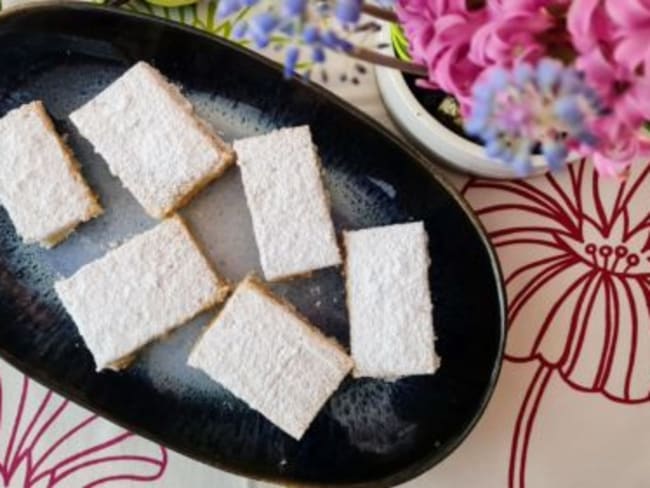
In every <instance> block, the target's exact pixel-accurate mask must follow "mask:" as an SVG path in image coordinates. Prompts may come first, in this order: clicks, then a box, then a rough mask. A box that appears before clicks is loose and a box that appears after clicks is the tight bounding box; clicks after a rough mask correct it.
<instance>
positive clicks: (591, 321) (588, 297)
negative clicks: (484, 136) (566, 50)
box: [462, 161, 650, 488]
mask: <svg viewBox="0 0 650 488" xmlns="http://www.w3.org/2000/svg"><path fill="white" fill-rule="evenodd" d="M462 192H463V194H464V195H465V197H466V198H467V200H468V201H469V202H470V204H471V205H472V206H473V207H474V209H475V210H476V212H477V213H478V215H479V217H480V218H481V219H482V221H483V223H484V224H485V226H486V228H487V229H488V233H489V234H490V238H491V240H492V242H493V244H494V245H495V247H496V249H497V253H498V254H499V258H500V260H501V263H502V265H503V268H504V274H505V283H506V292H507V294H508V301H509V305H510V310H509V316H508V321H509V326H508V344H507V347H506V360H507V361H509V362H512V363H530V362H534V363H536V364H537V370H536V372H535V374H534V376H533V379H532V380H531V382H530V384H529V386H528V388H527V390H526V392H525V396H524V399H523V401H522V403H521V405H520V408H519V412H518V415H517V419H516V422H515V428H514V431H513V434H512V441H511V449H510V463H509V467H508V486H509V488H525V486H526V466H527V463H528V462H529V447H530V440H531V436H532V433H533V430H534V428H535V419H536V418H537V416H538V415H539V414H540V407H541V405H542V400H543V397H544V393H545V391H546V388H547V386H548V384H549V382H550V380H551V379H552V378H553V377H554V376H555V375H557V376H559V377H560V378H561V379H562V380H563V381H565V382H566V383H567V384H568V385H569V386H570V387H571V388H572V389H574V390H575V391H577V392H581V393H591V394H600V395H603V396H605V397H606V398H608V399H610V400H612V401H614V402H617V403H620V404H625V405H636V404H640V403H644V402H648V401H650V374H648V372H649V371H650V367H649V366H650V211H649V206H648V202H647V197H648V195H650V165H648V166H646V167H643V168H637V169H636V172H635V173H634V174H632V175H631V176H630V178H629V179H628V180H627V181H625V182H618V181H612V180H605V179H602V180H601V179H600V178H599V177H598V175H597V174H596V173H595V172H594V171H593V168H592V167H591V165H589V164H588V163H586V162H585V161H582V162H579V163H576V164H574V165H572V166H571V167H570V168H569V169H568V170H567V171H566V172H564V173H562V174H559V175H546V176H544V177H540V178H537V179H535V180H532V181H527V182H523V181H509V182H504V181H486V180H480V179H471V180H470V181H468V182H467V183H466V185H465V187H464V188H463V191H462Z"/></svg>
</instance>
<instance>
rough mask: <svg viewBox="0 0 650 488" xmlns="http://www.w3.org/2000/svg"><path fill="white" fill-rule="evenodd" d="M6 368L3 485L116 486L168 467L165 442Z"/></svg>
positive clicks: (1, 407)
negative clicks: (147, 438)
mask: <svg viewBox="0 0 650 488" xmlns="http://www.w3.org/2000/svg"><path fill="white" fill-rule="evenodd" d="M1 371H2V373H1V374H0V486H4V487H14V486H21V487H23V488H65V487H71V486H78V487H84V488H91V487H100V486H101V487H105V486H106V487H108V486H116V487H117V486H124V482H125V481H130V482H136V481H140V482H144V481H153V480H157V479H159V478H161V476H162V475H163V473H164V472H165V469H166V467H167V452H166V450H165V449H164V448H163V447H160V446H157V445H155V444H152V443H149V442H144V441H142V440H140V439H138V438H137V437H136V436H134V435H133V434H131V433H129V432H125V431H123V430H122V429H119V428H117V427H115V426H113V425H112V424H110V423H108V422H106V421H105V420H102V419H101V418H99V417H98V416H96V415H92V414H90V413H88V412H86V411H85V410H83V409H81V408H80V407H77V406H76V405H74V404H72V403H70V402H68V401H67V400H64V399H63V398H61V397H59V396H57V395H55V394H54V393H52V392H51V391H48V390H46V389H45V388H43V387H42V386H40V385H38V384H37V383H35V382H33V381H31V380H30V379H28V378H27V377H26V376H24V375H22V374H20V373H18V372H16V371H14V370H13V369H11V368H10V367H8V366H6V365H4V364H3V368H2V370H1ZM89 432H91V434H90V435H89ZM88 439H92V442H91V443H89V442H88ZM120 482H122V484H121V485H120Z"/></svg>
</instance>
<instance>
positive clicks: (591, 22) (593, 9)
mask: <svg viewBox="0 0 650 488" xmlns="http://www.w3.org/2000/svg"><path fill="white" fill-rule="evenodd" d="M617 1H620V0H617ZM622 3H625V2H622ZM567 29H568V30H569V33H570V34H571V39H572V41H573V46H574V47H575V48H576V50H577V51H578V52H579V53H588V52H590V51H591V50H593V49H595V48H598V47H601V48H602V47H603V45H604V44H607V45H611V43H612V42H613V40H614V26H613V25H612V23H611V22H610V20H609V18H608V15H607V12H606V11H605V8H604V4H603V2H602V0H574V1H573V2H571V6H570V7H569V12H568V14H567Z"/></svg>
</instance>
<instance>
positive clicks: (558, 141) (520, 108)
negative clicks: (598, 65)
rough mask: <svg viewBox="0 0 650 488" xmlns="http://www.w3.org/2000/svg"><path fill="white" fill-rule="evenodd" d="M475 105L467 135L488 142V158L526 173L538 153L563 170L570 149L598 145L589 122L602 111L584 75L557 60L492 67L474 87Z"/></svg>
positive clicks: (473, 101) (466, 128)
mask: <svg viewBox="0 0 650 488" xmlns="http://www.w3.org/2000/svg"><path fill="white" fill-rule="evenodd" d="M471 107H472V108H471V114H470V116H469V117H467V118H466V121H465V130H466V132H467V133H468V134H470V135H473V136H476V137H479V138H481V139H482V140H483V141H484V142H485V148H486V154H487V155H488V156H489V157H491V158H496V159H500V160H502V161H504V162H505V163H506V164H509V165H512V166H513V167H514V168H515V169H516V170H517V172H518V173H519V174H521V175H525V174H527V173H528V172H529V171H530V168H531V158H532V155H533V154H534V153H535V152H536V151H538V150H541V152H542V154H543V155H544V157H545V159H546V161H547V163H548V165H549V167H550V168H551V169H558V168H560V167H562V166H563V165H564V164H565V162H566V160H567V157H568V155H569V152H570V150H571V149H573V148H577V147H580V146H581V145H588V146H594V145H595V144H596V143H597V140H596V136H595V135H594V133H593V132H592V130H591V129H590V122H591V121H593V120H594V118H595V117H596V116H597V115H598V114H600V113H602V111H603V108H602V106H601V103H600V101H599V99H598V96H597V95H596V94H595V92H594V91H593V90H592V89H591V88H589V86H587V85H586V84H585V82H584V80H583V78H582V76H581V75H580V74H579V73H578V72H577V71H576V70H575V69H573V68H569V67H565V66H564V65H562V64H561V63H560V62H559V61H556V60H552V59H542V60H541V61H540V62H539V63H538V64H537V65H536V66H531V65H530V64H528V63H521V64H518V65H517V66H515V67H514V68H513V69H512V70H506V69H503V68H495V69H492V70H491V71H490V72H488V74H487V75H486V76H485V79H484V80H482V81H479V82H478V83H476V85H475V86H474V91H473V97H472V103H471Z"/></svg>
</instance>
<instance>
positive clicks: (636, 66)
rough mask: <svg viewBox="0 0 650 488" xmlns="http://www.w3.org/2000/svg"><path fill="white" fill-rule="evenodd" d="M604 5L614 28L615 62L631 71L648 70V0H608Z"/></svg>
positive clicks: (649, 1)
mask: <svg viewBox="0 0 650 488" xmlns="http://www.w3.org/2000/svg"><path fill="white" fill-rule="evenodd" d="M605 5H606V9H607V13H608V14H609V17H610V18H611V19H612V22H613V23H614V24H615V26H616V38H617V40H618V43H617V45H616V48H615V50H614V59H615V60H616V62H618V63H620V64H621V65H624V66H626V67H627V68H628V69H630V70H632V71H637V70H638V71H642V70H643V69H645V70H646V71H647V70H648V69H650V49H648V46H650V0H628V1H621V0H609V1H608V2H606V4H605Z"/></svg>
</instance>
